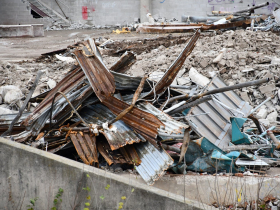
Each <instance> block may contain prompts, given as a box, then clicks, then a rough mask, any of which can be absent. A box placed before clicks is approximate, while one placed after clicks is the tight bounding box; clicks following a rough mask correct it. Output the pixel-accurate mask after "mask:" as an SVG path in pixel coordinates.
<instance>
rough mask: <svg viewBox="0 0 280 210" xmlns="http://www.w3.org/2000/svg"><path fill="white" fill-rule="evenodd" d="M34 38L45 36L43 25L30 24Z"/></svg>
mask: <svg viewBox="0 0 280 210" xmlns="http://www.w3.org/2000/svg"><path fill="white" fill-rule="evenodd" d="M32 26H33V31H34V36H35V37H42V36H45V33H44V32H45V31H44V24H32Z"/></svg>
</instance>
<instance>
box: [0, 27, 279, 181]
mask: <svg viewBox="0 0 280 210" xmlns="http://www.w3.org/2000/svg"><path fill="white" fill-rule="evenodd" d="M199 36H200V31H199V30H197V31H196V32H195V34H194V35H193V36H192V37H191V38H190V39H189V40H188V41H187V44H181V43H178V45H175V46H174V44H173V43H172V42H173V41H172V40H175V39H176V38H173V37H172V36H169V39H170V40H171V41H170V43H169V45H168V46H163V44H161V45H157V44H156V45H154V46H153V47H151V48H149V49H147V48H146V49H145V48H139V50H138V52H137V55H135V54H133V53H132V52H131V51H130V52H129V51H128V50H129V49H130V50H133V48H135V46H131V45H129V46H130V47H129V49H127V46H125V45H119V48H118V49H113V48H112V46H114V45H113V44H112V45H109V44H108V45H104V44H102V43H101V44H100V45H99V47H100V49H102V54H105V55H106V54H107V56H104V58H103V57H102V55H101V53H100V51H99V47H97V46H96V44H95V42H94V41H93V40H92V39H88V40H87V41H83V42H79V43H77V44H76V45H74V46H71V47H70V49H68V51H67V52H66V54H68V55H69V52H71V53H72V54H73V56H74V58H75V61H73V59H72V58H70V57H64V56H59V55H56V56H55V57H52V56H50V55H46V56H47V57H45V58H41V59H40V62H41V63H42V64H41V66H40V70H41V69H46V68H47V70H44V71H39V72H38V74H37V76H36V79H35V80H34V81H33V80H31V79H30V78H31V77H33V75H34V73H35V72H36V71H37V69H36V68H38V67H35V66H36V63H28V62H27V63H20V65H19V64H18V65H19V66H15V65H13V64H7V63H4V64H2V71H3V74H4V75H5V77H4V78H5V80H3V81H2V87H1V89H0V94H1V96H2V98H3V100H4V102H5V103H9V102H8V99H7V98H8V96H10V95H13V93H14V92H16V91H18V92H19V91H20V89H19V88H16V87H12V88H11V86H7V85H13V84H14V81H13V79H14V77H12V76H11V75H9V74H8V72H9V70H12V69H16V70H15V73H16V72H21V73H19V74H18V77H19V78H23V79H21V81H22V83H21V88H23V87H24V88H26V90H24V89H23V91H21V93H18V97H17V99H16V98H14V99H13V100H10V102H12V103H10V104H9V107H8V108H10V109H12V108H15V107H18V109H19V111H18V112H16V113H11V114H4V113H2V114H1V115H0V122H1V126H0V131H1V134H2V136H3V137H6V138H8V139H12V140H14V141H17V142H21V143H24V144H28V145H30V146H33V147H36V148H38V149H42V150H45V151H48V152H52V153H56V154H63V155H64V156H67V154H69V156H70V154H72V153H73V151H76V154H77V157H78V159H79V160H81V161H82V162H84V163H85V164H88V165H92V166H95V167H100V168H110V169H112V170H114V171H119V170H126V169H129V170H134V168H135V169H136V171H137V172H138V173H139V174H140V175H141V176H142V178H143V179H144V180H145V181H146V182H147V183H148V184H150V185H151V184H153V183H154V182H155V181H156V180H157V179H159V178H160V177H161V176H162V175H163V174H164V173H165V171H166V170H168V171H169V173H185V172H186V170H191V171H198V172H207V173H216V172H217V171H219V172H226V173H234V174H238V173H241V172H246V173H249V172H259V173H263V172H265V171H266V170H268V169H269V168H270V166H271V165H277V164H278V160H279V157H280V154H279V148H280V140H279V137H280V136H279V134H280V130H279V128H278V127H277V123H278V122H277V117H278V107H279V106H278V95H277V94H278V87H277V86H278V85H277V84H278V83H277V82H278V74H279V73H278V72H277V69H278V59H277V55H278V50H279V46H280V40H279V38H278V37H276V36H275V35H274V34H272V33H263V32H252V31H235V32H234V31H229V32H226V33H223V34H220V35H216V36H204V37H202V38H201V39H199ZM181 40H182V39H181ZM153 41H154V42H156V41H155V40H153ZM146 42H147V41H146ZM174 42H175V41H174ZM159 43H160V42H159ZM140 44H141V43H140ZM135 45H137V43H135ZM109 46H111V48H109ZM153 48H154V49H153ZM245 48H247V51H245V50H244V49H245ZM113 52H116V54H122V56H121V57H120V58H114V59H112V57H109V56H108V54H114V53H113ZM178 55H179V56H178ZM48 56H49V57H48ZM112 61H113V62H112ZM44 62H45V63H44ZM73 62H74V63H75V64H73ZM65 64H67V65H65ZM24 65H25V67H28V65H29V68H23V66H24ZM32 66H33V67H32ZM109 67H110V68H109ZM21 68H22V69H21ZM60 68H61V69H60ZM68 68H70V70H69V71H67V74H66V75H65V76H62V75H61V71H59V70H62V71H66V70H67V69H68ZM18 69H19V71H18ZM27 75H29V76H27ZM42 75H43V76H42ZM147 75H149V77H147ZM210 76H211V77H210ZM33 78H34V77H33ZM40 78H41V79H40ZM209 78H210V79H209ZM223 79H224V80H225V82H224V81H223ZM24 84H28V86H25V85H24ZM272 87H273V88H272ZM9 88H10V89H9ZM236 90H239V91H240V92H239V93H240V96H241V97H240V96H239V95H238V94H236V92H235V91H236ZM1 91H2V92H1ZM11 91H14V92H12V93H11ZM244 93H246V95H245V94H244ZM23 95H25V97H23ZM246 96H247V97H246ZM18 99H24V100H18ZM249 102H250V103H249ZM263 102H266V103H263ZM269 103H272V104H270V105H268V104H269ZM273 105H274V106H273ZM1 106H2V105H1ZM31 106H33V107H34V108H33V109H31V108H30V107H31ZM256 106H257V108H255V109H253V108H254V107H256ZM277 106H278V107H277ZM5 108H7V107H5ZM24 110H27V111H29V112H24ZM256 113H257V114H256ZM255 114H256V116H255ZM259 119H260V120H259ZM72 158H73V157H72ZM183 160H184V161H183Z"/></svg>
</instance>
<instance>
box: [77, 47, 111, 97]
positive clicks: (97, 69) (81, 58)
mask: <svg viewBox="0 0 280 210" xmlns="http://www.w3.org/2000/svg"><path fill="white" fill-rule="evenodd" d="M89 54H91V55H89ZM74 55H75V56H76V59H77V61H78V62H79V64H80V66H81V68H82V69H83V71H84V73H85V75H86V77H87V79H88V81H89V83H90V85H91V87H92V88H93V90H94V92H95V94H96V96H97V97H98V98H99V100H100V101H101V102H102V101H104V100H105V99H106V98H107V97H110V96H111V95H113V94H114V92H115V88H116V87H115V80H114V76H113V75H112V74H111V72H110V71H109V70H108V69H107V68H106V67H105V65H104V64H103V63H102V62H101V61H100V60H99V58H98V57H97V56H96V55H94V54H93V50H92V49H91V46H90V44H89V43H87V44H86V46H84V47H83V48H82V49H80V48H79V49H77V50H75V51H74Z"/></svg>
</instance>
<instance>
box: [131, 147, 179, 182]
mask: <svg viewBox="0 0 280 210" xmlns="http://www.w3.org/2000/svg"><path fill="white" fill-rule="evenodd" d="M134 146H135V148H136V151H137V153H138V155H139V157H140V160H141V164H140V165H139V166H136V170H137V172H138V173H139V174H140V176H141V177H142V178H143V179H144V180H145V182H147V184H148V185H153V184H154V182H155V181H156V180H158V179H159V178H160V177H161V176H162V175H163V174H164V171H165V170H167V169H168V168H169V166H170V165H172V164H173V162H174V161H173V159H172V158H171V157H170V156H169V155H168V154H167V152H166V151H165V150H163V149H162V150H158V149H156V148H155V147H154V146H153V145H152V144H151V143H150V142H145V143H140V144H134Z"/></svg>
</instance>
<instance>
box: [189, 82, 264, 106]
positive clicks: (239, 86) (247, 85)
mask: <svg viewBox="0 0 280 210" xmlns="http://www.w3.org/2000/svg"><path fill="white" fill-rule="evenodd" d="M265 82H269V78H265V79H259V80H254V81H250V82H244V83H240V84H236V85H232V86H227V87H222V88H216V89H213V90H210V91H207V92H204V93H201V94H199V95H196V96H193V97H192V98H191V99H192V101H194V100H196V99H199V98H201V97H203V96H207V95H211V94H217V93H223V92H226V91H230V90H235V89H240V88H244V87H249V86H253V85H260V84H262V83H265Z"/></svg>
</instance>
